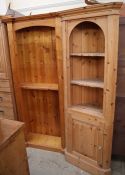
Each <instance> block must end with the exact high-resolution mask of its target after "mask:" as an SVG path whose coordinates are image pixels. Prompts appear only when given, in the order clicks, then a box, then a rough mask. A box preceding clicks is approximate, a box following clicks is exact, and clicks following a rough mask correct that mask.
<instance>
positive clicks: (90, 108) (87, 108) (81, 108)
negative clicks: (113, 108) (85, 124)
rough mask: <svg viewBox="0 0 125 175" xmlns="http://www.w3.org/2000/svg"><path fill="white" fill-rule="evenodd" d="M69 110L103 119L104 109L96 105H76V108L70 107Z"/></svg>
mask: <svg viewBox="0 0 125 175" xmlns="http://www.w3.org/2000/svg"><path fill="white" fill-rule="evenodd" d="M69 110H74V111H78V112H83V113H86V114H90V115H95V116H98V117H103V111H102V109H101V108H99V107H96V106H94V105H76V106H72V107H70V108H69Z"/></svg>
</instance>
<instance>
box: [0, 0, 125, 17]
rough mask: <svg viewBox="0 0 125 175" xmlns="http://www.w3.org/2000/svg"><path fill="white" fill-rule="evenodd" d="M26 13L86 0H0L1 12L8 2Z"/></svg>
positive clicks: (76, 5)
mask: <svg viewBox="0 0 125 175" xmlns="http://www.w3.org/2000/svg"><path fill="white" fill-rule="evenodd" d="M98 1H100V2H104V3H105V2H111V1H113V2H116V1H118V2H119V1H122V0H98ZM124 1H125V0H124ZM9 2H11V8H12V9H15V10H17V11H19V12H20V13H22V14H24V15H29V14H30V13H32V14H39V13H48V12H54V11H60V10H65V9H71V8H76V7H82V6H85V3H84V0H0V14H5V13H6V10H7V7H8V4H9Z"/></svg>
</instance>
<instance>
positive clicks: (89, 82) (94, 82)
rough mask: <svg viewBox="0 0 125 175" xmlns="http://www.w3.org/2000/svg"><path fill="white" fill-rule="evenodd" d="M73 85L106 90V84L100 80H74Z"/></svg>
mask: <svg viewBox="0 0 125 175" xmlns="http://www.w3.org/2000/svg"><path fill="white" fill-rule="evenodd" d="M71 84H74V85H78V86H88V87H96V88H104V82H103V81H102V80H99V79H92V80H91V79H88V80H72V81H71Z"/></svg>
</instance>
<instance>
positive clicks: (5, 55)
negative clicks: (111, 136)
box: [0, 19, 16, 119]
mask: <svg viewBox="0 0 125 175" xmlns="http://www.w3.org/2000/svg"><path fill="white" fill-rule="evenodd" d="M0 117H4V118H8V119H16V108H15V99H14V93H13V85H12V78H11V70H10V62H9V46H8V40H7V30H6V26H5V24H3V23H2V22H1V19H0Z"/></svg>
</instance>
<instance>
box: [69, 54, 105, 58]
mask: <svg viewBox="0 0 125 175" xmlns="http://www.w3.org/2000/svg"><path fill="white" fill-rule="evenodd" d="M70 55H71V56H78V57H80V56H86V57H104V56H105V53H71V54H70Z"/></svg>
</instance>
